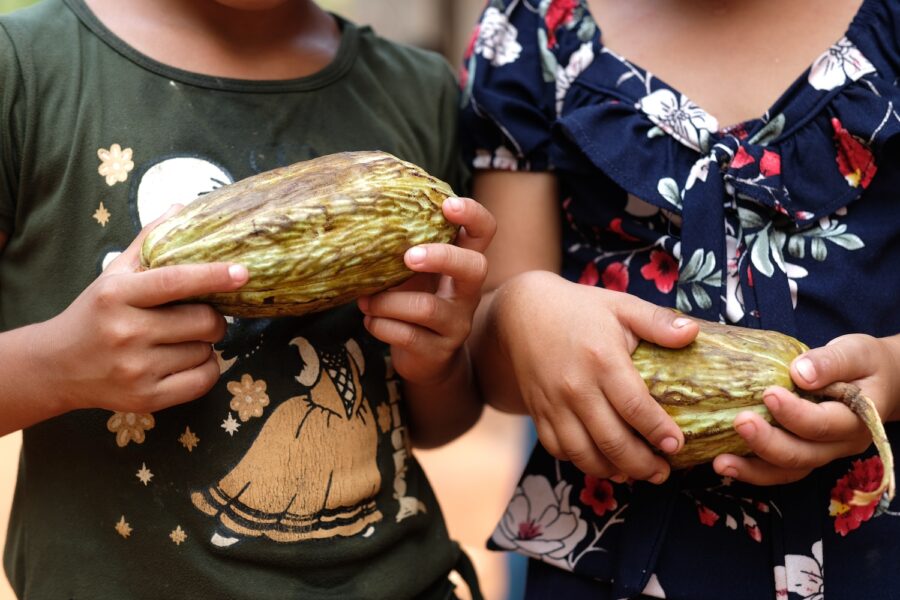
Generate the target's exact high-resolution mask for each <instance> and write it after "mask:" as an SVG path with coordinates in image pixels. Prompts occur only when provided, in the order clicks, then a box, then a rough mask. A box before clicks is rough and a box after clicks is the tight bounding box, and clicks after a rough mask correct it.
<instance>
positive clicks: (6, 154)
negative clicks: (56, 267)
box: [0, 25, 25, 233]
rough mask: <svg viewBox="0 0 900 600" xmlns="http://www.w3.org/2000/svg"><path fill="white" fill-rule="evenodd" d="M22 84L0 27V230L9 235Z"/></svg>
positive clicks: (14, 55)
mask: <svg viewBox="0 0 900 600" xmlns="http://www.w3.org/2000/svg"><path fill="white" fill-rule="evenodd" d="M24 105H25V102H24V84H23V80H22V72H21V68H20V64H19V59H18V55H17V53H16V50H15V47H14V46H13V43H12V41H11V40H10V38H9V35H8V34H7V32H6V30H5V29H4V28H3V27H2V25H0V231H4V232H6V233H11V232H12V230H13V224H14V220H15V208H16V195H17V189H18V172H19V170H18V166H17V165H18V163H19V160H18V150H17V148H18V147H19V140H20V139H21V131H22V120H21V118H20V116H21V115H22V114H23V110H24Z"/></svg>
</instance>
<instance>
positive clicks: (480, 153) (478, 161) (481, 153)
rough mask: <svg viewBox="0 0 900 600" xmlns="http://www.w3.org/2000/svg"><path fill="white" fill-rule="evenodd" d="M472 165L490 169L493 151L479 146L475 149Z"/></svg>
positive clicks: (477, 167)
mask: <svg viewBox="0 0 900 600" xmlns="http://www.w3.org/2000/svg"><path fill="white" fill-rule="evenodd" d="M472 166H473V167H474V168H476V169H489V168H490V167H491V153H490V151H489V150H485V149H484V148H479V149H478V150H476V151H475V158H473V159H472Z"/></svg>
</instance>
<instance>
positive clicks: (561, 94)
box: [556, 42, 594, 115]
mask: <svg viewBox="0 0 900 600" xmlns="http://www.w3.org/2000/svg"><path fill="white" fill-rule="evenodd" d="M592 62H594V44H593V42H585V43H583V44H582V45H581V46H580V47H579V48H578V50H576V51H575V52H573V53H572V56H571V57H570V58H569V64H567V65H566V66H565V67H557V69H556V114H557V115H560V114H562V107H563V101H564V100H565V99H566V94H567V93H568V91H569V88H570V87H572V82H573V81H575V80H576V79H577V78H578V76H579V75H581V74H582V73H583V72H584V70H585V69H587V68H588V66H590V64H591V63H592Z"/></svg>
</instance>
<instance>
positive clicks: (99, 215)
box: [94, 202, 112, 227]
mask: <svg viewBox="0 0 900 600" xmlns="http://www.w3.org/2000/svg"><path fill="white" fill-rule="evenodd" d="M111 216H112V215H111V214H110V212H109V211H108V210H106V207H105V206H103V202H101V203H100V206H99V207H98V208H97V210H95V211H94V220H95V221H97V222H98V223H100V225H102V226H103V227H106V224H107V223H109V218H110V217H111Z"/></svg>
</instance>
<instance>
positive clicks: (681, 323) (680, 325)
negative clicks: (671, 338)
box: [672, 317, 691, 329]
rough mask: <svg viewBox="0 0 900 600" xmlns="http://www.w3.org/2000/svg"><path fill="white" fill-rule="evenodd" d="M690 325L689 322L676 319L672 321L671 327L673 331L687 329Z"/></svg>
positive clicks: (684, 319)
mask: <svg viewBox="0 0 900 600" xmlns="http://www.w3.org/2000/svg"><path fill="white" fill-rule="evenodd" d="M690 324H691V320H690V319H686V318H684V317H678V318H677V319H675V320H674V321H672V327H674V328H675V329H683V328H684V327H687V326H688V325H690Z"/></svg>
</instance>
